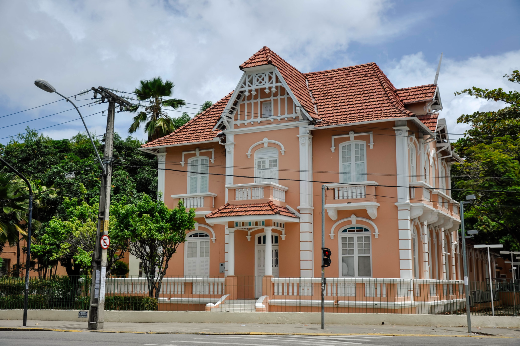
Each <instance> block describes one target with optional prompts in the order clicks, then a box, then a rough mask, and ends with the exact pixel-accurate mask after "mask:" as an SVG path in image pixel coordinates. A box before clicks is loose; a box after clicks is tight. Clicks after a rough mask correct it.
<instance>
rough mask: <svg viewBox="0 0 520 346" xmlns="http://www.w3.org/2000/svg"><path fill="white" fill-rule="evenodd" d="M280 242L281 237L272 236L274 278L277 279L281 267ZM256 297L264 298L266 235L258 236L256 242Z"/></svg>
mask: <svg viewBox="0 0 520 346" xmlns="http://www.w3.org/2000/svg"><path fill="white" fill-rule="evenodd" d="M278 241H279V237H278V235H277V234H272V235H271V244H272V249H271V251H272V254H273V255H272V259H273V261H272V268H273V277H275V278H277V277H278V276H279V267H278V252H279V251H278ZM255 254H256V256H255V261H256V264H255V297H256V298H258V297H260V296H262V279H263V277H264V275H265V234H259V235H257V236H256V242H255Z"/></svg>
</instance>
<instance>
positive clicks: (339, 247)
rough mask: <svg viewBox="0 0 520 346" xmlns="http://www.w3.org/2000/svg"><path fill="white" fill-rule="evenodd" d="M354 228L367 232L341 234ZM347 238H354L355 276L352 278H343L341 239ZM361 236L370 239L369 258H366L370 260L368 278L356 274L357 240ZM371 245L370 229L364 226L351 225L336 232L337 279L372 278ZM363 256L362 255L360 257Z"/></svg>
mask: <svg viewBox="0 0 520 346" xmlns="http://www.w3.org/2000/svg"><path fill="white" fill-rule="evenodd" d="M354 227H359V228H364V229H366V230H367V232H343V231H344V230H346V229H349V228H354ZM347 236H354V273H355V275H354V276H345V275H343V251H342V238H343V237H347ZM361 236H368V237H370V256H368V257H369V258H370V275H369V276H359V275H358V274H359V273H358V257H359V254H357V250H358V249H357V244H358V242H357V238H358V237H361ZM372 243H373V239H372V231H371V230H370V228H368V227H367V226H365V225H359V224H353V225H347V226H345V227H342V228H341V229H340V230H339V232H338V254H339V255H338V261H339V273H338V274H339V275H338V277H342V278H353V277H354V278H371V277H372V276H373V273H374V270H373V265H372V254H373V251H372ZM362 256H364V255H362Z"/></svg>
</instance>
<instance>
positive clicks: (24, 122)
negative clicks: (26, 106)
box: [0, 102, 99, 130]
mask: <svg viewBox="0 0 520 346" xmlns="http://www.w3.org/2000/svg"><path fill="white" fill-rule="evenodd" d="M93 104H99V102H91V103H86V104H84V105H80V106H78V108H81V107H85V106H90V105H93ZM73 110H75V108H70V109H67V110H64V111H61V112H56V113H52V114H49V115H45V116H43V117H39V118H34V119H30V120H26V121H22V122H19V123H16V124H11V125H6V126H2V127H0V130H1V129H5V128H8V127H13V126H17V125H22V124H26V123H30V122H32V121H36V120H40V119H44V118H48V117H51V116H53V115H57V114H61V113H65V112H69V111H73Z"/></svg>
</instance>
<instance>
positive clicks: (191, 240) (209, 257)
mask: <svg viewBox="0 0 520 346" xmlns="http://www.w3.org/2000/svg"><path fill="white" fill-rule="evenodd" d="M197 233H203V234H205V235H206V237H196V238H190V236H192V235H194V234H197ZM210 239H211V235H210V234H209V233H208V232H205V231H199V230H195V231H192V232H190V233H188V234H187V235H186V241H185V242H184V276H185V277H186V276H189V277H192V276H193V275H187V271H188V268H187V266H188V241H190V242H197V259H198V258H200V242H201V241H206V240H207V241H208V257H207V258H208V262H209V264H210V265H211V241H210ZM210 271H211V269H210V268H209V267H208V273H207V276H208V277H209V275H210ZM197 276H198V275H197ZM204 277H206V276H204Z"/></svg>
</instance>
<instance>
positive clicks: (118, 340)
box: [0, 331, 520, 346]
mask: <svg viewBox="0 0 520 346" xmlns="http://www.w3.org/2000/svg"><path fill="white" fill-rule="evenodd" d="M455 344H456V345H458V346H462V345H486V346H493V345H516V346H518V345H519V344H520V341H519V339H510V338H493V337H443V336H427V337H421V336H379V335H346V336H304V335H280V336H278V335H192V334H129V333H93V332H79V333H73V332H68V333H67V332H65V333H64V332H52V331H1V332H0V346H4V345H5V346H7V345H9V346H36V345H41V346H47V345H48V346H73V345H81V346H86V345H94V346H97V345H104V346H105V345H106V346H112V345H114V346H115V345H129V346H177V345H179V346H180V345H195V346H205V345H232V346H234V345H243V346H264V345H272V346H274V345H280V346H290V345H300V346H307V345H309V346H331V345H333V346H336V345H346V346H350V345H366V346H369V345H380V346H382V345H455Z"/></svg>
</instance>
